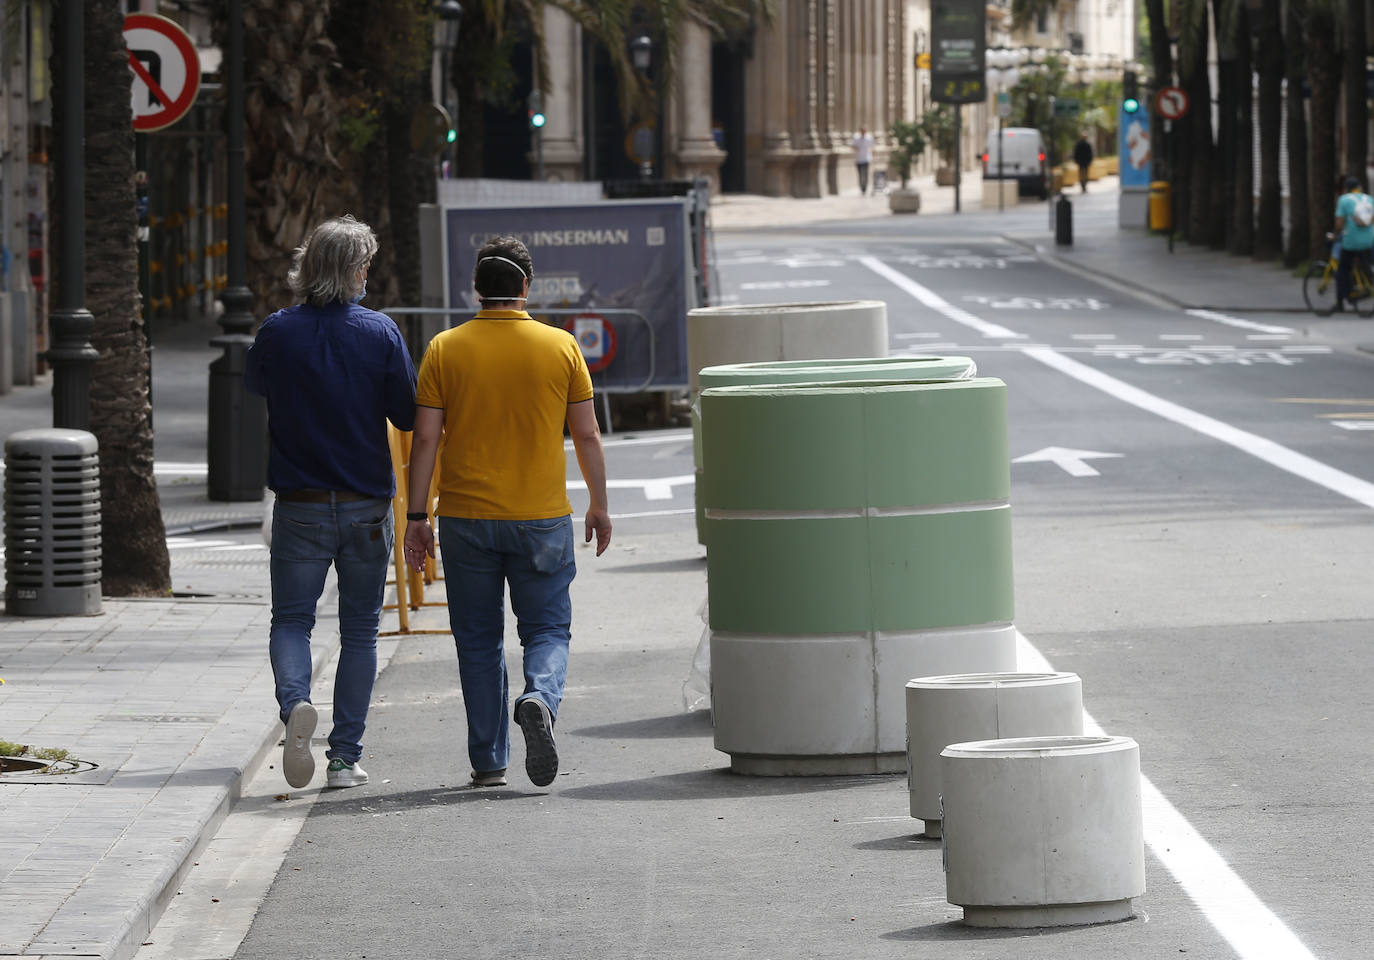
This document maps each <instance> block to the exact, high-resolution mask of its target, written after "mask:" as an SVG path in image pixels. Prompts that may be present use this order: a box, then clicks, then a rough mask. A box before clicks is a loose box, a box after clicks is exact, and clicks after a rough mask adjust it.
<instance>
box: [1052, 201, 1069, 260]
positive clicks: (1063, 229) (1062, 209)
mask: <svg viewBox="0 0 1374 960" xmlns="http://www.w3.org/2000/svg"><path fill="white" fill-rule="evenodd" d="M1054 242H1055V243H1056V244H1058V245H1059V246H1061V247H1071V246H1073V203H1072V202H1071V201H1070V200H1069V198H1068V197H1066V196H1064V194H1062V193H1061V194H1060V195H1059V201H1058V202H1057V203H1055V205H1054Z"/></svg>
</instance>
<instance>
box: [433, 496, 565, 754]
mask: <svg viewBox="0 0 1374 960" xmlns="http://www.w3.org/2000/svg"><path fill="white" fill-rule="evenodd" d="M439 548H440V550H441V551H442V552H443V559H444V585H445V587H447V590H448V618H449V626H450V628H451V629H452V630H453V641H454V644H455V645H456V646H457V648H458V678H459V680H460V681H461V682H462V684H463V704H464V706H465V707H466V709H467V718H468V759H469V760H470V761H471V762H472V769H473V770H475V771H478V772H485V771H487V770H501V769H504V768H505V766H506V762H507V759H508V757H509V756H510V714H509V713H508V712H507V709H506V707H507V700H508V698H509V684H508V682H507V680H506V654H505V644H504V642H503V640H502V633H503V630H504V628H505V622H506V609H505V598H504V593H505V590H504V587H505V585H506V584H509V585H510V604H511V609H512V610H513V611H514V612H515V618H516V621H517V625H518V627H517V628H518V632H519V634H520V645H521V646H522V647H523V648H524V673H525V690H524V692H523V693H522V694H521V695H520V696H519V697H518V698H516V703H517V704H518V703H519V702H520V701H521V700H526V699H528V698H530V697H536V698H538V699H540V700H542V701H543V702H544V705H545V706H547V707H548V708H549V713H550V714H552V715H553V716H554V717H557V716H558V705H559V704H560V703H562V701H563V681H564V679H565V678H566V676H567V672H568V644H569V642H570V641H571V639H572V601H571V600H569V598H568V587H569V585H570V584H571V583H572V580H573V577H574V575H576V573H577V565H576V564H575V563H574V561H573V532H572V517H570V516H569V517H554V518H553V519H549V520H464V519H459V518H457V517H440V518H439Z"/></svg>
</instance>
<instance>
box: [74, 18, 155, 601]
mask: <svg viewBox="0 0 1374 960" xmlns="http://www.w3.org/2000/svg"><path fill="white" fill-rule="evenodd" d="M73 7H76V8H77V9H80V10H81V11H82V14H83V16H84V17H85V22H84V24H83V28H84V30H85V34H86V43H85V62H84V65H83V67H84V71H85V113H86V189H85V202H86V223H85V229H86V307H87V309H89V310H90V311H91V314H92V315H93V316H94V318H95V326H94V329H93V330H92V332H91V345H92V346H94V347H95V348H96V350H97V352H98V353H99V354H100V358H99V359H98V360H97V361H96V363H95V365H94V367H93V369H92V370H91V388H90V429H91V433H93V434H95V437H96V440H97V441H98V442H99V445H100V498H101V553H102V560H101V591H102V592H103V593H104V594H106V595H108V596H113V597H130V596H143V597H148V596H165V595H166V594H168V593H169V592H170V591H171V589H172V581H171V572H170V563H169V561H168V556H167V540H166V531H165V528H164V526H163V522H162V508H161V504H160V502H159V500H158V494H157V483H156V481H155V480H154V478H153V432H152V428H151V426H150V424H149V422H148V417H149V414H150V412H151V402H150V398H149V395H148V370H149V360H148V341H147V337H146V333H145V330H144V326H143V319H142V317H141V315H140V300H139V294H138V253H137V250H138V244H137V230H138V221H137V212H136V209H135V205H134V130H133V114H132V112H131V110H130V100H131V92H130V86H131V80H130V77H131V74H130V72H129V63H128V55H127V53H126V52H125V47H124V40H123V29H124V11H123V5H122V4H121V3H119V2H118V0H92V2H88V3H84V4H81V5H79V6H77V5H74V4H65V3H64V4H56V5H54V9H53V12H54V23H53V29H54V35H58V34H59V33H60V31H61V23H60V19H61V17H63V16H67V15H69V13H70V11H71V10H72V9H73ZM53 49H54V51H55V54H54V59H55V60H56V58H57V57H58V56H60V49H61V47H60V45H59V44H54V46H53ZM52 76H53V77H54V78H55V80H56V82H58V83H60V82H61V77H62V70H61V68H60V65H58V64H56V63H55V64H54V68H53V73H52ZM61 102H62V98H61V97H55V98H54V104H55V105H57V104H60V103H61ZM58 113H59V115H58V116H56V117H54V124H53V132H54V134H55V137H56V142H54V144H53V149H54V150H55V151H59V150H64V149H67V144H65V143H62V142H61V139H60V138H61V131H62V130H63V128H64V124H63V122H62V117H61V116H60V107H59V108H58Z"/></svg>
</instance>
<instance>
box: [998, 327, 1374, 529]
mask: <svg viewBox="0 0 1374 960" xmlns="http://www.w3.org/2000/svg"><path fill="white" fill-rule="evenodd" d="M1024 353H1025V354H1026V356H1028V357H1030V358H1031V359H1032V360H1038V361H1040V362H1041V363H1043V364H1044V365H1045V366H1047V367H1050V368H1052V369H1054V370H1058V371H1059V372H1060V373H1063V374H1065V375H1067V376H1070V377H1072V378H1073V379H1075V380H1078V381H1079V382H1081V383H1085V384H1087V385H1088V386H1090V387H1093V388H1094V389H1097V390H1101V391H1102V392H1103V393H1105V394H1108V395H1109V396H1112V397H1115V398H1116V399H1118V400H1120V401H1122V402H1123V403H1129V404H1130V405H1131V406H1133V407H1139V408H1140V409H1141V410H1144V411H1146V412H1148V413H1153V414H1155V415H1156V416H1159V417H1163V418H1164V419H1165V420H1172V421H1173V422H1174V423H1177V424H1179V425H1180V426H1183V427H1187V428H1188V429H1190V430H1196V431H1197V432H1198V433H1201V434H1203V435H1204V436H1208V437H1211V438H1212V439H1213V440H1220V441H1221V442H1222V443H1225V444H1227V445H1229V446H1232V447H1235V448H1236V449H1237V450H1240V451H1242V452H1243V453H1248V454H1250V456H1252V457H1256V458H1258V459H1260V460H1263V461H1264V462H1265V463H1268V464H1270V465H1272V466H1275V467H1278V468H1279V469H1280V470H1284V471H1287V472H1288V473H1291V474H1293V475H1294V476H1296V477H1300V478H1301V479H1303V480H1309V481H1311V482H1312V483H1315V484H1317V485H1318V486H1320V487H1325V488H1326V489H1327V490H1330V491H1331V492H1332V493H1338V494H1340V495H1341V496H1343V497H1349V498H1350V499H1351V500H1354V501H1355V502H1356V503H1359V504H1363V505H1364V506H1366V507H1371V508H1374V483H1370V482H1369V481H1367V480H1362V479H1360V478H1359V477H1356V476H1352V475H1351V474H1348V473H1346V472H1344V471H1342V470H1337V469H1336V468H1334V467H1328V466H1327V465H1326V464H1324V463H1322V462H1320V461H1318V460H1313V459H1312V458H1311V457H1308V456H1305V455H1304V454H1301V453H1298V452H1297V451H1296V450H1289V449H1288V448H1287V447H1285V446H1281V445H1280V444H1277V443H1275V442H1274V441H1272V440H1267V439H1265V438H1264V437H1261V436H1258V435H1256V434H1253V433H1249V432H1248V431H1245V430H1241V429H1240V428H1238V427H1233V426H1231V425H1230V424H1229V423H1223V422H1222V421H1220V420H1215V419H1213V418H1212V417H1209V416H1206V415H1205V414H1201V413H1197V412H1196V411H1194V410H1189V409H1188V408H1187V407H1181V406H1179V405H1178V404H1176V403H1173V402H1171V401H1169V400H1165V399H1164V398H1162V397H1157V396H1155V395H1154V394H1152V393H1146V392H1145V391H1144V390H1141V389H1140V388H1139V387H1133V386H1131V385H1130V384H1129V383H1126V382H1124V381H1122V380H1118V379H1117V378H1116V377H1113V376H1109V375H1108V374H1105V373H1101V372H1100V371H1097V370H1094V369H1093V368H1092V367H1089V366H1087V365H1086V364H1083V363H1079V362H1078V361H1077V360H1073V359H1070V358H1069V357H1066V356H1064V355H1063V354H1061V353H1058V352H1057V351H1054V350H1039V349H1032V350H1026V351H1024Z"/></svg>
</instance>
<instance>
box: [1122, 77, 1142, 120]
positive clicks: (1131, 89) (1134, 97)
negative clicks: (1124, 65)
mask: <svg viewBox="0 0 1374 960" xmlns="http://www.w3.org/2000/svg"><path fill="white" fill-rule="evenodd" d="M1121 109H1122V110H1123V111H1124V112H1126V113H1136V112H1138V111H1139V110H1140V80H1139V79H1138V78H1137V77H1136V73H1135V71H1134V70H1127V71H1126V72H1125V73H1123V74H1122V75H1121Z"/></svg>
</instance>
